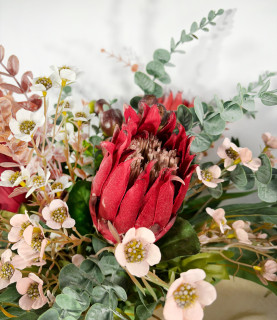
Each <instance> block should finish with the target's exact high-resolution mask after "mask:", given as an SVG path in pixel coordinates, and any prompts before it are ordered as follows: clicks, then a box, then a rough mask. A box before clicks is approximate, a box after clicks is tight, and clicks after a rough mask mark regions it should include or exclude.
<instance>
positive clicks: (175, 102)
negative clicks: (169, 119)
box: [158, 91, 194, 111]
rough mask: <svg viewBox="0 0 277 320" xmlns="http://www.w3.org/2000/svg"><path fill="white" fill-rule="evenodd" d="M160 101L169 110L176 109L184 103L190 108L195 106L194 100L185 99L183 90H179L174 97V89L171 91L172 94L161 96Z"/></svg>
mask: <svg viewBox="0 0 277 320" xmlns="http://www.w3.org/2000/svg"><path fill="white" fill-rule="evenodd" d="M158 102H159V103H161V104H163V105H164V106H165V108H166V110H169V111H176V110H177V109H178V106H179V105H180V104H183V105H185V106H187V107H188V108H193V107H194V103H193V101H192V102H189V101H187V100H183V98H182V92H181V91H178V93H177V94H176V97H175V98H173V94H172V91H170V94H169V95H168V96H166V97H165V96H163V97H161V98H159V99H158Z"/></svg>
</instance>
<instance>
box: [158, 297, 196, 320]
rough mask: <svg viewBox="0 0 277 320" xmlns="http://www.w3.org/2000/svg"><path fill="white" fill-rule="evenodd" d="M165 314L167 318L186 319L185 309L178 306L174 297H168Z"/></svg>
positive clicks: (173, 319) (171, 319) (192, 319)
mask: <svg viewBox="0 0 277 320" xmlns="http://www.w3.org/2000/svg"><path fill="white" fill-rule="evenodd" d="M163 315H164V318H165V320H184V318H183V309H182V308H179V307H178V306H177V303H176V302H175V300H174V298H173V297H169V298H167V299H166V301H165V306H164V310H163ZM191 320H194V318H191Z"/></svg>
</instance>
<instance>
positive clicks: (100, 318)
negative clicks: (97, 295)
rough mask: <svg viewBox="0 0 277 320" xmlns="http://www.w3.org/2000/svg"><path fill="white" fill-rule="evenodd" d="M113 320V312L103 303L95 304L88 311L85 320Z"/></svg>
mask: <svg viewBox="0 0 277 320" xmlns="http://www.w3.org/2000/svg"><path fill="white" fill-rule="evenodd" d="M95 319H97V320H113V312H112V310H110V309H109V308H108V307H106V306H104V305H103V304H101V303H95V304H94V305H92V306H91V307H90V309H89V310H88V312H87V314H86V317H85V320H95Z"/></svg>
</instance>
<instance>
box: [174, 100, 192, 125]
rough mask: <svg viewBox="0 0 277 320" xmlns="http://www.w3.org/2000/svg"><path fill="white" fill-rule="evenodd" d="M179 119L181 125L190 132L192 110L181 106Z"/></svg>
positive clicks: (178, 113) (178, 111)
mask: <svg viewBox="0 0 277 320" xmlns="http://www.w3.org/2000/svg"><path fill="white" fill-rule="evenodd" d="M177 119H178V120H179V122H180V123H181V125H182V126H183V127H184V128H185V129H186V131H188V130H189V129H191V127H192V114H191V112H190V109H189V108H188V107H186V106H184V105H182V104H181V105H180V106H179V107H178V109H177Z"/></svg>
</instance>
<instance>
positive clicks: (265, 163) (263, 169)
mask: <svg viewBox="0 0 277 320" xmlns="http://www.w3.org/2000/svg"><path fill="white" fill-rule="evenodd" d="M259 158H260V159H261V160H262V165H261V166H260V167H259V170H258V171H256V172H255V176H256V178H257V180H258V181H259V182H261V183H262V184H268V183H269V182H270V180H271V177H272V167H271V163H270V160H269V158H268V156H267V155H266V154H264V153H262V154H261V155H260V157H259Z"/></svg>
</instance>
